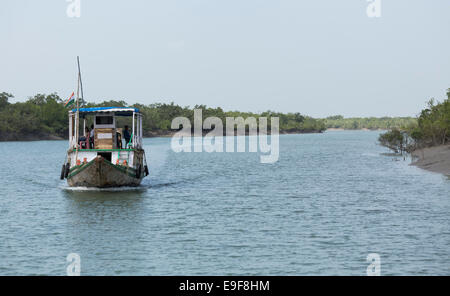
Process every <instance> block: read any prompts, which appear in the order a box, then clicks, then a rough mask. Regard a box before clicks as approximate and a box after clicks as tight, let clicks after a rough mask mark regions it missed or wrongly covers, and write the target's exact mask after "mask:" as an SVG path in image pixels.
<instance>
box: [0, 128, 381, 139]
mask: <svg viewBox="0 0 450 296" xmlns="http://www.w3.org/2000/svg"><path fill="white" fill-rule="evenodd" d="M382 130H384V129H367V128H361V129H343V128H327V129H326V130H325V131H302V132H300V131H280V135H301V134H320V133H323V132H334V131H382ZM176 133H177V131H164V132H147V133H146V134H145V135H144V138H169V137H172V136H173V135H175V134H176ZM207 133H208V132H205V131H204V132H203V136H205V135H206V134H207ZM246 135H247V134H246ZM0 136H1V137H0V142H33V141H67V140H68V139H67V138H63V137H60V136H55V135H11V136H9V137H6V136H5V135H0Z"/></svg>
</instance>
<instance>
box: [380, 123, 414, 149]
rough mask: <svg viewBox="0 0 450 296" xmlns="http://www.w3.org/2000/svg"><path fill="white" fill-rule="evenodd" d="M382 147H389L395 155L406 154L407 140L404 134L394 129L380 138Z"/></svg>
mask: <svg viewBox="0 0 450 296" xmlns="http://www.w3.org/2000/svg"><path fill="white" fill-rule="evenodd" d="M378 141H379V142H380V144H381V145H383V146H385V147H388V148H389V149H391V150H393V151H394V152H395V153H400V152H404V151H405V148H406V144H407V138H406V137H405V135H404V132H402V131H400V130H398V129H396V128H394V129H392V130H391V131H388V132H386V133H384V134H381V135H380V136H379V137H378Z"/></svg>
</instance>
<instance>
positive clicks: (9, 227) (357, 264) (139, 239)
mask: <svg viewBox="0 0 450 296" xmlns="http://www.w3.org/2000/svg"><path fill="white" fill-rule="evenodd" d="M377 137H378V132H360V131H351V132H339V133H328V132H327V133H324V134H308V135H283V136H280V159H279V161H278V162H277V163H274V164H261V163H260V162H259V156H258V155H257V154H256V153H206V152H205V153H174V152H172V151H171V150H170V139H163V138H160V139H146V140H145V149H146V154H147V157H148V159H147V160H148V163H149V165H150V176H149V177H147V178H145V179H144V180H143V182H142V184H141V186H139V187H133V188H118V189H89V188H69V187H67V185H66V183H65V182H64V181H60V180H59V171H60V168H61V165H62V162H63V160H64V153H65V150H66V148H67V147H66V146H67V143H66V142H65V141H42V142H27V143H0V151H1V153H0V163H2V165H4V166H2V167H4V168H13V169H3V170H0V180H3V184H5V185H4V186H2V187H0V197H1V198H0V258H2V260H0V274H1V275H17V274H27V275H39V274H51V275H64V274H65V272H66V266H67V265H66V256H67V254H69V253H78V254H80V256H81V274H82V275H165V274H169V275H205V274H217V275H220V274H232V275H236V274H239V275H261V274H270V275H304V274H317V275H329V274H340V275H365V274H366V268H367V262H366V257H367V254H369V253H378V254H380V256H381V262H382V266H381V269H382V274H384V275H390V274H407V275H414V274H443V275H449V274H450V269H449V267H448V258H450V249H449V248H448V246H449V245H450V216H449V215H448V213H449V212H450V199H449V196H448V192H449V191H450V182H449V180H448V179H447V177H444V176H441V175H439V174H434V173H429V172H426V171H423V170H420V169H418V168H416V167H412V166H409V161H408V160H407V161H403V159H402V158H398V157H394V158H393V157H392V156H386V155H382V153H384V152H386V150H384V149H383V148H382V147H379V146H377V145H375V144H374V143H375V142H376V139H377ZM29 151H40V153H39V161H36V155H34V154H32V153H29ZM393 159H396V160H398V161H393ZM42 164H45V165H42Z"/></svg>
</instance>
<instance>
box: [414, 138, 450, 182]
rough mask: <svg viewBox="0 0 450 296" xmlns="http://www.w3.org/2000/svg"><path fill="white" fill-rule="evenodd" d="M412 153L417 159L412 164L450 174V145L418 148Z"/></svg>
mask: <svg viewBox="0 0 450 296" xmlns="http://www.w3.org/2000/svg"><path fill="white" fill-rule="evenodd" d="M411 155H412V157H413V158H414V159H416V161H415V162H413V163H412V165H415V166H417V167H419V168H421V169H424V170H428V171H431V172H435V173H440V174H444V175H447V176H450V145H440V146H436V147H429V148H424V149H417V150H415V151H414V152H412V153H411Z"/></svg>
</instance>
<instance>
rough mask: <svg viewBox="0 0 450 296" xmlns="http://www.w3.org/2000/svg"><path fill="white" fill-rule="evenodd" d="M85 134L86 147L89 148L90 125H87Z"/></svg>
mask: <svg viewBox="0 0 450 296" xmlns="http://www.w3.org/2000/svg"><path fill="white" fill-rule="evenodd" d="M84 134H85V135H86V136H85V137H84V141H85V149H89V148H90V146H91V145H90V144H91V143H90V142H91V141H90V140H91V139H90V132H89V127H86V128H85V131H84Z"/></svg>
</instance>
